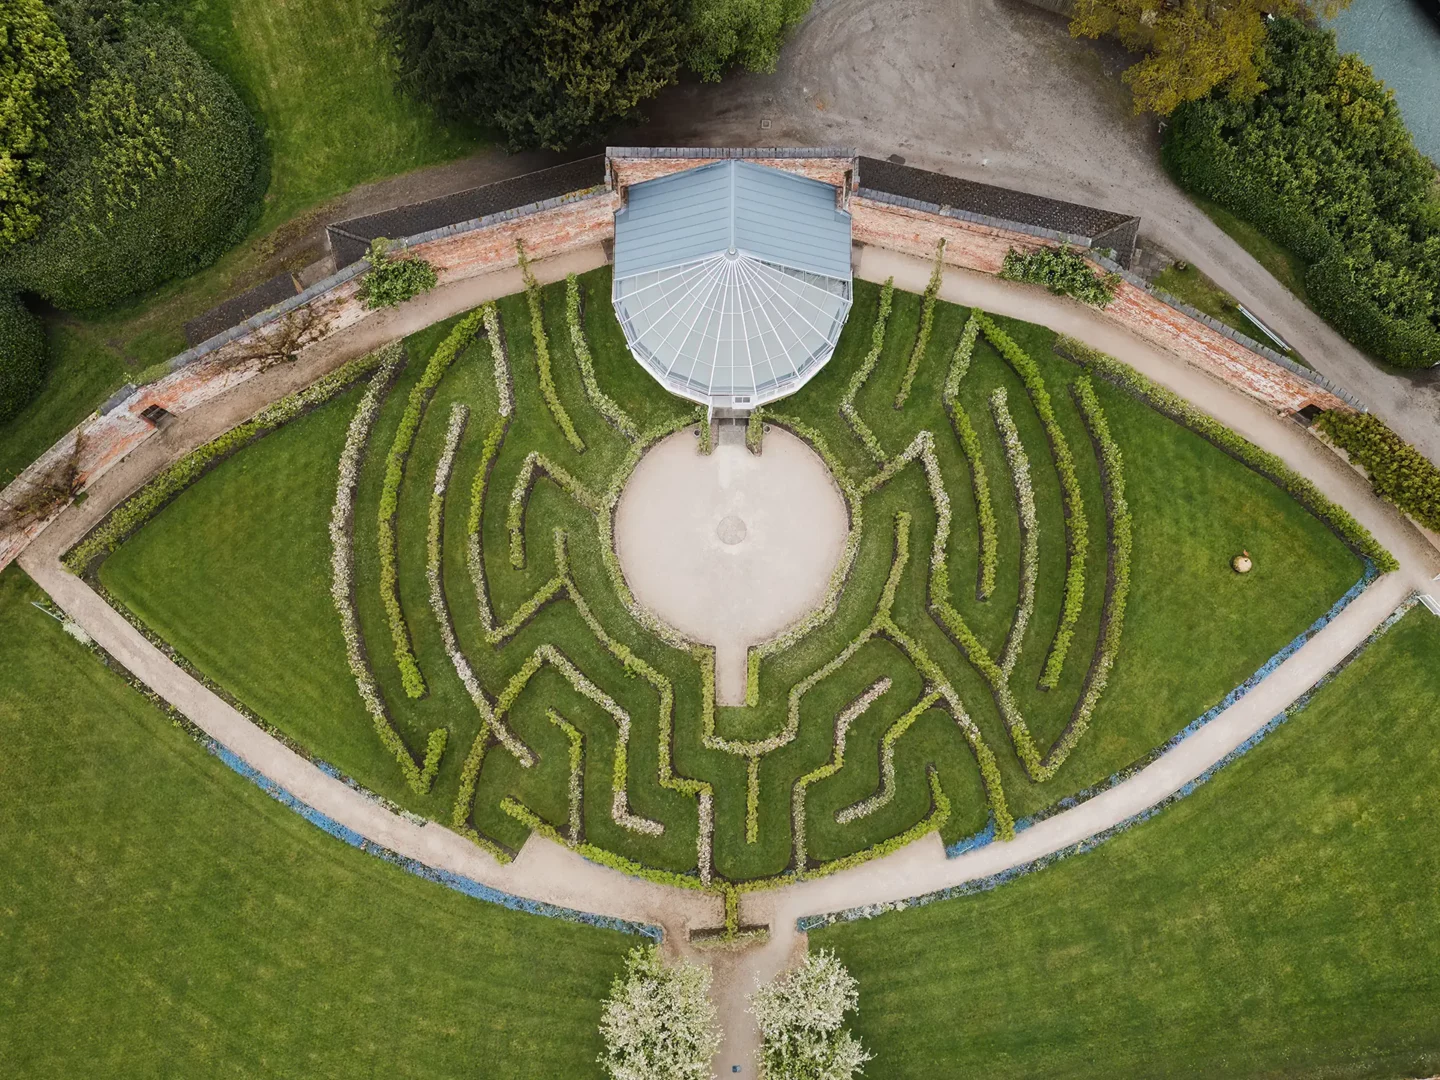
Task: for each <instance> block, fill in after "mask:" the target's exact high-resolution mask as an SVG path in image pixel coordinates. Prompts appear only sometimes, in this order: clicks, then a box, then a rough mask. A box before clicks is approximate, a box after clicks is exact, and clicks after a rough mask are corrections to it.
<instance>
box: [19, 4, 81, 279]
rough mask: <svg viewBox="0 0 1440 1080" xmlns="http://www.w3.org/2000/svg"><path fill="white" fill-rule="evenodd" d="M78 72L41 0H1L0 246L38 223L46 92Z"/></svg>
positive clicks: (46, 121)
mask: <svg viewBox="0 0 1440 1080" xmlns="http://www.w3.org/2000/svg"><path fill="white" fill-rule="evenodd" d="M77 74H78V72H77V70H76V67H75V64H74V63H73V62H72V61H71V59H70V49H69V47H68V46H67V45H66V44H65V36H64V35H63V34H61V32H60V27H59V26H58V25H56V23H55V19H54V17H53V16H52V15H51V14H50V12H49V10H48V9H47V8H46V7H45V4H44V3H43V2H42V0H0V251H3V250H4V249H5V248H6V247H8V246H10V245H11V244H14V243H17V242H18V241H21V240H24V239H26V238H28V237H30V236H32V235H34V233H35V230H36V228H38V227H39V224H40V214H39V209H40V192H39V190H38V184H39V180H40V176H41V174H42V173H43V172H44V164H43V162H42V160H41V157H40V155H41V153H42V152H43V151H44V150H45V148H46V146H47V145H48V144H47V141H46V136H45V131H46V129H47V128H48V127H49V126H50V102H49V97H50V96H51V95H53V94H57V93H59V92H60V91H62V90H64V89H66V88H67V87H69V86H71V85H72V84H73V83H74V82H75V79H76V76H77Z"/></svg>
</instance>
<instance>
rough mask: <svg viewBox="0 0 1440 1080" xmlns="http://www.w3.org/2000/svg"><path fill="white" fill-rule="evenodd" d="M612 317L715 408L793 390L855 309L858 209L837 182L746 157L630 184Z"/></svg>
mask: <svg viewBox="0 0 1440 1080" xmlns="http://www.w3.org/2000/svg"><path fill="white" fill-rule="evenodd" d="M613 299H614V303H615V313H616V315H617V316H618V318H619V320H620V325H621V326H622V327H623V328H624V330H625V336H626V339H627V341H628V342H629V344H630V349H631V351H632V352H633V353H634V354H635V356H636V358H637V359H638V360H639V361H640V362H641V363H642V364H643V365H644V366H645V367H646V369H647V370H649V372H650V373H651V374H652V375H653V376H655V378H657V379H658V380H660V382H661V383H663V384H664V385H665V386H666V387H667V388H669V389H670V390H672V391H673V392H675V393H677V394H680V395H682V396H684V397H687V398H690V399H691V400H694V401H698V402H700V403H702V404H707V405H711V406H713V407H717V408H732V407H739V408H753V407H754V406H756V405H761V404H764V403H765V402H767V401H772V400H774V399H775V398H779V397H783V396H784V395H786V394H790V393H794V392H795V391H796V390H798V389H799V388H800V387H801V386H803V385H804V384H805V382H806V381H807V380H808V379H809V378H810V377H811V376H813V375H814V374H815V372H817V371H818V370H819V369H820V368H821V367H822V366H823V365H824V364H825V362H826V361H827V360H829V359H830V356H831V354H832V353H833V352H834V350H835V343H836V342H837V341H838V340H839V337H840V330H841V328H842V327H843V326H844V324H845V317H846V315H848V314H849V311H850V299H851V279H850V215H849V214H847V213H845V212H844V211H842V210H838V209H837V208H836V205H835V189H834V188H833V187H832V186H830V185H829V184H825V183H821V182H819V181H815V180H809V179H806V178H804V177H800V176H795V175H794V174H791V173H786V172H782V171H781V170H778V169H769V168H765V167H764V166H759V165H755V164H753V163H751V162H744V161H723V162H718V163H716V164H714V165H707V166H701V167H700V168H697V169H692V170H688V171H686V172H682V173H677V174H673V175H671V176H667V177H662V178H660V179H658V180H650V181H646V182H645V183H641V184H635V185H633V186H632V187H631V188H630V189H629V198H628V202H627V205H626V206H625V208H623V209H622V210H620V211H619V212H618V213H617V214H616V216H615V284H614V295H613Z"/></svg>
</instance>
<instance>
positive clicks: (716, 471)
mask: <svg viewBox="0 0 1440 1080" xmlns="http://www.w3.org/2000/svg"><path fill="white" fill-rule="evenodd" d="M725 430H726V433H727V434H728V432H729V431H730V430H733V429H725ZM849 531H850V520H849V515H848V512H847V510H846V508H845V499H844V497H843V496H842V495H841V494H840V489H839V487H837V486H836V484H835V480H834V478H833V477H832V476H831V475H830V470H829V469H827V468H826V467H825V462H823V461H821V460H820V456H819V455H818V454H816V453H815V451H813V450H811V449H810V447H809V446H807V445H806V444H805V443H804V442H803V441H802V440H800V439H797V438H796V437H795V436H794V435H791V434H790V433H789V432H788V431H782V430H780V429H778V428H777V429H775V430H773V431H771V432H770V434H769V435H767V436H765V449H764V453H763V455H761V456H759V457H756V456H755V455H754V454H752V453H750V451H748V450H746V449H745V444H744V442H742V441H740V440H738V439H737V440H734V441H730V440H728V439H726V438H723V437H722V440H721V442H720V444H719V445H718V446H716V447H715V449H714V451H713V452H712V453H711V454H710V455H709V456H708V457H705V456H701V455H700V454H697V453H696V452H695V436H694V435H693V434H691V432H690V430H689V429H688V428H687V429H686V430H684V431H681V432H678V433H677V434H675V435H671V436H670V437H669V438H668V439H665V440H664V441H663V442H661V443H660V444H659V445H657V446H655V447H652V448H651V449H650V450H648V451H647V452H646V454H645V456H644V457H643V458H641V459H640V464H639V465H638V466H636V468H635V472H634V473H633V474H632V475H631V477H630V479H629V481H628V482H627V483H626V484H625V491H624V493H623V494H622V495H621V496H620V505H619V506H617V507H616V508H615V550H616V553H617V554H618V555H619V556H620V565H621V567H623V568H624V571H625V580H626V582H627V583H628V584H629V585H630V588H631V590H632V591H633V592H634V593H635V597H636V599H637V600H639V601H640V603H642V604H644V605H645V606H646V607H647V608H649V609H650V610H651V611H653V612H654V613H655V614H656V615H658V616H660V618H662V619H664V620H665V621H666V622H668V623H669V624H670V625H671V626H673V627H675V629H677V630H679V631H680V633H682V634H684V635H685V636H686V637H689V638H690V639H691V640H692V641H703V642H706V643H707V644H710V645H714V646H715V698H716V701H717V702H718V703H719V704H721V705H744V704H745V678H746V653H747V651H748V649H749V647H750V646H751V645H754V644H756V643H757V642H760V641H765V640H766V639H768V638H771V637H773V636H774V635H776V634H778V633H779V632H780V631H781V630H784V629H785V628H786V627H787V626H790V625H791V624H792V623H794V622H796V621H797V620H798V619H800V618H801V617H802V616H804V615H806V614H808V613H809V612H810V611H813V610H814V609H815V608H817V607H819V606H820V603H821V601H823V600H824V598H825V587H826V586H827V585H828V584H829V583H830V576H831V574H832V573H833V572H834V570H835V564H836V563H838V562H839V561H840V553H841V551H842V550H843V549H844V547H845V537H846V535H847V534H848V532H849Z"/></svg>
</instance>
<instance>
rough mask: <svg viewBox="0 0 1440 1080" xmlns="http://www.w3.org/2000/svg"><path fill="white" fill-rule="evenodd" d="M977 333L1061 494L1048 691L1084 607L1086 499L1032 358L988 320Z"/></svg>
mask: <svg viewBox="0 0 1440 1080" xmlns="http://www.w3.org/2000/svg"><path fill="white" fill-rule="evenodd" d="M978 318H979V322H980V329H981V330H982V331H983V332H984V334H985V336H986V338H988V339H989V340H990V343H991V344H992V345H994V346H995V349H996V351H997V352H999V353H1000V355H1001V356H1003V357H1004V358H1005V360H1006V362H1007V363H1009V365H1010V366H1011V367H1012V368H1014V369H1015V374H1017V375H1019V376H1020V380H1021V381H1022V382H1023V383H1024V384H1025V390H1026V392H1027V393H1028V394H1029V395H1030V401H1031V403H1032V404H1033V405H1034V406H1035V412H1036V413H1037V414H1038V415H1039V417H1040V422H1041V424H1042V425H1043V426H1044V428H1045V437H1046V439H1047V441H1048V442H1049V444H1050V456H1051V458H1052V459H1053V460H1054V462H1055V471H1056V472H1057V473H1058V474H1059V476H1060V492H1061V495H1062V496H1063V497H1064V508H1065V559H1066V562H1065V593H1064V599H1063V601H1062V603H1061V609H1060V625H1059V627H1058V628H1057V629H1056V631H1055V639H1054V641H1053V642H1052V643H1051V646H1050V654H1049V656H1048V657H1047V658H1046V660H1045V670H1044V671H1043V672H1042V673H1041V675H1040V686H1041V688H1042V689H1046V690H1048V689H1052V688H1053V687H1054V686H1055V685H1056V684H1057V683H1058V682H1059V681H1060V674H1061V672H1062V670H1063V669H1064V667H1065V657H1066V656H1067V655H1068V654H1069V652H1070V643H1071V642H1072V641H1073V640H1074V637H1075V624H1076V623H1077V622H1079V620H1080V612H1081V609H1082V608H1083V607H1084V606H1085V557H1086V554H1087V552H1088V550H1089V542H1090V540H1089V523H1088V519H1087V518H1086V516H1085V500H1084V498H1083V496H1082V495H1081V494H1080V477H1079V475H1078V474H1077V473H1076V471H1075V458H1074V456H1073V455H1072V454H1071V453H1070V441H1069V440H1068V439H1066V438H1065V432H1064V431H1063V430H1062V429H1061V427H1060V422H1059V421H1058V420H1057V419H1056V417H1055V407H1054V405H1053V404H1052V403H1051V401H1050V392H1049V391H1048V390H1047V389H1046V388H1045V379H1044V377H1043V376H1042V375H1041V374H1040V368H1039V367H1038V366H1037V365H1036V363H1035V361H1034V359H1033V358H1032V357H1031V356H1030V354H1029V353H1027V352H1026V351H1025V350H1024V349H1022V348H1020V346H1018V345H1016V344H1015V342H1014V341H1013V340H1012V339H1011V337H1010V335H1009V334H1007V333H1005V332H1004V331H1003V330H1001V329H1000V327H999V326H997V325H996V324H995V322H994V321H993V320H991V319H990V318H988V317H987V316H984V315H981V316H979V317H978Z"/></svg>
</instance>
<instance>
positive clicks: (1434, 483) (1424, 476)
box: [1315, 411, 1440, 531]
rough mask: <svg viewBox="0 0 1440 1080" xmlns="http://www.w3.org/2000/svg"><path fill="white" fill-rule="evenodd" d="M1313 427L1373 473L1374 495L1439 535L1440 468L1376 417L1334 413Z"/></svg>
mask: <svg viewBox="0 0 1440 1080" xmlns="http://www.w3.org/2000/svg"><path fill="white" fill-rule="evenodd" d="M1315 426H1316V427H1317V428H1319V429H1320V430H1321V431H1323V432H1324V433H1325V434H1326V435H1328V436H1329V437H1330V439H1331V441H1332V442H1334V443H1335V445H1336V446H1338V447H1340V449H1342V450H1344V451H1345V452H1346V453H1347V454H1349V455H1350V460H1351V461H1353V462H1355V463H1356V464H1357V465H1360V466H1362V467H1363V468H1364V469H1365V471H1366V472H1367V473H1369V474H1370V485H1371V487H1373V488H1374V489H1375V493H1376V494H1377V495H1379V496H1380V497H1381V498H1382V499H1384V500H1385V501H1386V502H1388V503H1391V504H1392V505H1394V506H1395V507H1397V508H1398V509H1400V510H1402V511H1404V512H1405V513H1407V514H1409V515H1410V516H1411V517H1413V518H1414V519H1415V520H1416V521H1418V522H1420V524H1421V525H1424V526H1425V527H1426V528H1427V529H1434V530H1437V531H1440V469H1437V468H1436V467H1435V466H1434V465H1433V464H1432V463H1431V462H1430V459H1429V458H1427V457H1425V455H1424V454H1422V453H1420V451H1418V450H1416V449H1415V448H1414V447H1413V446H1411V445H1410V444H1409V443H1407V442H1406V441H1405V440H1404V439H1402V438H1401V437H1400V436H1399V435H1396V434H1395V432H1393V431H1391V430H1390V429H1389V428H1388V427H1386V426H1385V421H1383V420H1381V419H1380V418H1379V417H1378V416H1376V415H1375V414H1374V413H1348V412H1338V411H1332V412H1327V413H1323V414H1321V416H1320V418H1319V419H1318V420H1316V421H1315Z"/></svg>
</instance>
